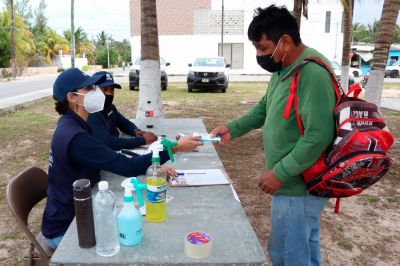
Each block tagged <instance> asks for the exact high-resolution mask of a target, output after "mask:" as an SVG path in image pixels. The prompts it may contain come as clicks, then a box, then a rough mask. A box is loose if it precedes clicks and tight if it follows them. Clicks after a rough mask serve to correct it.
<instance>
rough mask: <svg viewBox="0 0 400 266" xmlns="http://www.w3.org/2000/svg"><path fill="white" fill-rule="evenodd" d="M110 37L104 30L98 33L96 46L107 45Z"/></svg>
mask: <svg viewBox="0 0 400 266" xmlns="http://www.w3.org/2000/svg"><path fill="white" fill-rule="evenodd" d="M107 39H108V34H107V33H105V31H104V30H102V31H101V32H100V33H98V34H97V44H96V46H103V47H104V46H106V42H107Z"/></svg>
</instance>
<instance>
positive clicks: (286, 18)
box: [212, 5, 336, 265]
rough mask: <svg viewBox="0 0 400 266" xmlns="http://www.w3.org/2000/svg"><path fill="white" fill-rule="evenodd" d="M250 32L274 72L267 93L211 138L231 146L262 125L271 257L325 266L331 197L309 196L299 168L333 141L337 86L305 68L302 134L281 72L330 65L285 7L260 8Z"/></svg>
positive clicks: (301, 88)
mask: <svg viewBox="0 0 400 266" xmlns="http://www.w3.org/2000/svg"><path fill="white" fill-rule="evenodd" d="M248 37H249V40H250V41H252V43H253V45H254V47H255V48H256V55H257V62H258V64H259V65H260V66H261V67H262V68H263V69H265V70H267V71H269V72H272V73H273V74H272V77H271V80H270V82H269V83H268V88H267V92H266V94H265V96H264V97H263V98H262V99H261V100H260V102H259V103H258V104H257V105H256V106H255V107H254V108H252V109H251V110H250V111H248V112H247V113H246V114H245V115H243V116H242V117H239V118H237V119H235V120H233V121H230V122H229V123H227V124H226V125H220V126H218V127H216V128H215V129H214V130H213V131H212V135H213V136H215V135H220V136H221V138H222V140H221V143H222V144H225V143H227V142H229V141H230V140H231V139H234V138H237V137H240V136H242V135H244V134H245V133H247V132H249V131H250V130H252V129H257V128H261V127H262V126H264V151H265V171H264V173H263V174H262V175H261V176H260V181H259V184H258V186H259V187H260V188H261V189H262V190H263V191H264V192H265V193H268V194H271V195H272V206H271V232H270V235H269V240H268V252H269V255H270V258H271V260H272V262H273V265H321V264H322V263H321V255H320V243H319V230H320V213H321V211H322V210H323V208H324V207H325V205H326V203H327V201H328V200H327V199H325V198H321V197H316V196H313V195H309V194H307V189H306V186H305V184H304V182H303V180H302V178H301V173H302V172H304V170H306V169H307V168H309V167H310V166H311V165H312V164H313V163H314V162H315V161H316V160H317V159H318V157H320V155H321V154H322V153H323V152H324V151H325V150H326V148H327V147H328V146H329V145H330V144H331V143H332V141H333V135H334V126H335V124H334V116H333V108H334V105H335V101H336V98H335V93H334V88H333V85H332V82H331V79H330V77H329V74H328V72H327V71H326V70H325V69H324V68H322V67H321V66H319V65H318V64H316V63H308V64H306V65H305V66H303V67H302V68H301V70H300V80H299V83H298V86H297V95H298V112H299V114H300V117H301V120H302V122H303V126H304V135H303V136H300V130H299V127H298V124H297V121H296V115H295V112H294V110H293V108H292V110H291V111H290V116H289V119H285V118H284V117H283V112H284V109H285V105H286V102H287V99H288V97H289V88H288V87H289V84H290V82H291V78H288V79H285V80H282V77H283V76H284V75H285V74H287V73H288V72H289V71H290V70H291V69H292V68H293V67H294V66H296V65H297V64H298V63H300V62H301V61H302V60H303V59H304V58H306V57H308V56H316V57H319V58H321V59H322V60H323V61H325V62H326V63H327V64H330V63H329V60H327V59H326V58H325V57H324V56H323V55H322V54H320V53H319V52H317V51H316V50H314V49H312V48H309V47H307V46H305V45H304V44H303V43H302V42H301V38H300V33H299V30H298V27H297V23H296V20H295V19H294V17H293V16H292V15H291V14H290V12H289V11H288V10H287V9H286V8H285V7H276V6H274V5H272V6H269V7H268V8H265V9H261V8H258V9H257V10H256V14H255V16H254V18H253V21H252V22H251V23H250V25H249V29H248Z"/></svg>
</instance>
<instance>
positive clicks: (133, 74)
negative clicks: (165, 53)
mask: <svg viewBox="0 0 400 266" xmlns="http://www.w3.org/2000/svg"><path fill="white" fill-rule="evenodd" d="M169 65H170V63H167V62H165V59H164V58H163V57H160V71H161V73H160V74H161V90H163V91H165V90H167V87H168V74H167V72H166V68H167V66H169ZM130 66H131V70H130V71H129V89H130V90H135V87H137V88H139V76H140V57H137V58H136V59H135V61H133V63H131V64H130Z"/></svg>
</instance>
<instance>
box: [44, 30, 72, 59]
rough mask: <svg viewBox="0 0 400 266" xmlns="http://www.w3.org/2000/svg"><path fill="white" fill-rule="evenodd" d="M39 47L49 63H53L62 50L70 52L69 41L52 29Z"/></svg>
mask: <svg viewBox="0 0 400 266" xmlns="http://www.w3.org/2000/svg"><path fill="white" fill-rule="evenodd" d="M38 47H39V50H40V51H41V52H42V54H43V55H44V56H45V57H46V59H47V61H48V62H51V61H52V60H53V58H54V56H56V55H57V54H58V52H59V51H60V50H62V51H63V52H67V51H69V45H68V41H67V40H66V39H65V38H63V37H62V36H60V35H58V34H57V32H56V31H55V30H51V29H49V30H47V32H46V33H45V36H44V37H43V39H42V41H41V42H39V43H38Z"/></svg>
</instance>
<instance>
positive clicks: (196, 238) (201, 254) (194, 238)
mask: <svg viewBox="0 0 400 266" xmlns="http://www.w3.org/2000/svg"><path fill="white" fill-rule="evenodd" d="M211 250H212V241H211V236H210V235H209V234H207V233H204V232H190V233H188V234H187V235H186V236H185V254H186V255H187V256H189V257H191V258H194V259H204V258H207V257H208V256H210V255H211Z"/></svg>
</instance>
